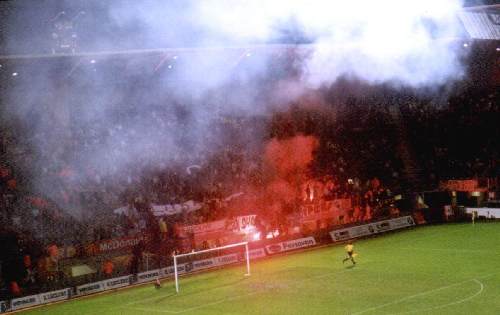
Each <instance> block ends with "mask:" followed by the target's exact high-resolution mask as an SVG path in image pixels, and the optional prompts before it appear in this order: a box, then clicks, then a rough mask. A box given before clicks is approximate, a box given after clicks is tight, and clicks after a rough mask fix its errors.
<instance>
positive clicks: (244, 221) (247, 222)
mask: <svg viewBox="0 0 500 315" xmlns="http://www.w3.org/2000/svg"><path fill="white" fill-rule="evenodd" d="M255 218H257V215H255V214H251V215H242V216H238V217H236V221H237V222H238V230H239V231H240V232H244V231H247V230H248V229H251V228H255Z"/></svg>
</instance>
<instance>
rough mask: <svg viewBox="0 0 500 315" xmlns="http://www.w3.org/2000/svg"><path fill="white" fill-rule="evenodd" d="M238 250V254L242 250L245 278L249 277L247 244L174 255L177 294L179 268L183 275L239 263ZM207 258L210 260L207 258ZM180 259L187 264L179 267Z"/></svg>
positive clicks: (177, 289)
mask: <svg viewBox="0 0 500 315" xmlns="http://www.w3.org/2000/svg"><path fill="white" fill-rule="evenodd" d="M238 249H240V251H239V252H240V253H241V251H243V250H244V255H243V258H244V260H245V261H246V271H247V272H246V274H245V276H250V255H249V251H248V242H242V243H236V244H230V245H226V246H220V247H215V248H210V249H205V250H200V251H197V252H191V253H186V254H179V255H174V256H173V258H174V275H175V291H176V292H177V293H179V273H180V271H181V268H180V267H182V271H184V273H187V272H189V271H191V270H193V271H197V270H202V269H205V268H210V267H217V266H223V265H226V264H230V263H235V262H238V261H239V256H238ZM221 254H222V255H221ZM207 256H208V257H210V258H207ZM181 259H184V260H187V262H185V263H183V264H182V265H181V264H180V263H179V261H180V260H181Z"/></svg>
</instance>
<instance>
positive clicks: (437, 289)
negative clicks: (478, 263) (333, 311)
mask: <svg viewBox="0 0 500 315" xmlns="http://www.w3.org/2000/svg"><path fill="white" fill-rule="evenodd" d="M491 275H493V274H491ZM491 275H488V276H491ZM488 276H483V277H478V278H485V277H488ZM469 281H476V282H478V283H480V282H479V280H477V279H469V280H465V281H462V282H457V283H454V284H450V285H447V286H444V287H440V288H436V289H432V290H429V291H424V292H421V293H417V294H413V295H409V296H406V297H404V298H401V299H398V300H394V301H392V302H389V303H385V304H381V305H377V306H374V307H370V308H367V309H365V310H362V311H360V312H357V313H353V314H352V315H359V314H364V313H367V312H371V311H374V310H378V309H380V308H383V307H386V306H390V305H394V304H398V303H400V302H403V301H406V300H410V299H413V298H415V297H419V296H422V295H427V294H429V293H433V292H437V291H441V290H445V289H448V288H452V287H456V286H458V285H462V284H464V283H467V282H469ZM483 288H484V286H483V284H482V283H481V290H480V293H482V291H483ZM477 294H479V293H477ZM474 296H475V295H474Z"/></svg>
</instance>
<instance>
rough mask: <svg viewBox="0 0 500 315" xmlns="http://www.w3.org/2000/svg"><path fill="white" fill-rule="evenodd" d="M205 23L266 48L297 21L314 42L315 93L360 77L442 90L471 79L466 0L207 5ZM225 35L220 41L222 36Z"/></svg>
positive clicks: (308, 75) (310, 73)
mask: <svg viewBox="0 0 500 315" xmlns="http://www.w3.org/2000/svg"><path fill="white" fill-rule="evenodd" d="M198 3H199V5H198V7H197V11H196V12H197V14H196V17H197V22H199V23H202V25H203V26H204V27H206V28H207V29H210V30H211V31H212V32H213V33H214V34H224V35H225V36H226V37H225V38H226V39H228V40H229V41H230V42H231V43H244V42H245V41H248V40H258V41H266V40H269V39H271V38H274V37H276V36H277V34H276V33H275V32H276V26H277V25H278V24H280V23H283V22H286V21H288V20H290V19H291V18H293V19H294V21H297V22H298V23H299V25H300V26H301V27H302V29H303V31H304V33H305V34H306V35H307V36H308V37H309V38H311V39H313V42H314V46H313V47H314V48H313V53H312V57H311V58H310V59H309V60H307V61H306V62H305V64H304V70H305V79H306V81H307V82H308V83H310V84H312V85H313V86H318V85H321V84H323V83H325V82H326V83H331V82H333V81H335V80H336V79H337V78H338V77H339V76H341V75H352V76H355V77H358V78H361V79H364V80H367V81H369V82H372V83H380V82H386V81H395V82H398V81H400V82H401V83H403V84H408V85H412V86H423V85H430V84H442V83H444V82H446V81H447V80H449V79H456V78H457V77H460V76H462V75H463V72H462V68H461V65H460V63H459V60H458V59H459V57H460V55H461V54H462V52H461V51H459V50H457V48H456V47H453V46H452V45H450V43H449V40H450V39H454V38H457V36H458V34H459V31H460V22H459V20H458V18H457V15H456V12H457V11H458V10H459V9H460V8H461V6H462V1H459V0H438V1H431V0H424V1H400V0H382V1H371V0H364V1H362V0H361V1H331V0H330V1H329V0H326V1H306V0H282V1H280V0H278V1H265V0H252V1H231V0H228V1H218V0H208V1H199V2H198ZM219 36H220V35H219Z"/></svg>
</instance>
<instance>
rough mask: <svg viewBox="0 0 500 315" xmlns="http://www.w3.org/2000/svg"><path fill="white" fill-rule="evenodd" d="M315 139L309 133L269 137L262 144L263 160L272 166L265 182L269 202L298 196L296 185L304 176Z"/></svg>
mask: <svg viewBox="0 0 500 315" xmlns="http://www.w3.org/2000/svg"><path fill="white" fill-rule="evenodd" d="M317 146H318V140H317V139H316V138H315V137H312V136H303V135H298V136H295V137H293V138H289V139H284V140H278V139H276V138H275V139H272V140H271V141H269V142H268V143H267V144H266V148H265V153H264V154H265V162H266V164H267V165H268V166H269V167H270V169H271V170H272V177H271V179H270V182H269V183H268V185H267V193H268V196H269V198H270V199H271V200H272V201H271V202H279V201H282V202H293V201H294V200H295V198H296V197H297V196H300V191H299V189H300V186H301V185H302V183H303V182H304V181H305V180H307V177H308V176H307V173H308V172H307V170H308V166H309V164H310V163H311V161H312V160H313V154H314V150H315V149H316V147H317Z"/></svg>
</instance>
